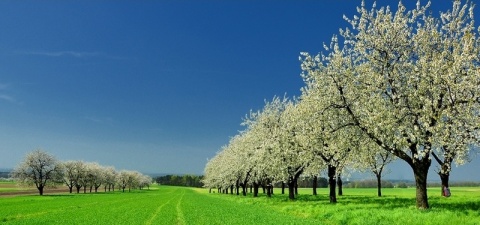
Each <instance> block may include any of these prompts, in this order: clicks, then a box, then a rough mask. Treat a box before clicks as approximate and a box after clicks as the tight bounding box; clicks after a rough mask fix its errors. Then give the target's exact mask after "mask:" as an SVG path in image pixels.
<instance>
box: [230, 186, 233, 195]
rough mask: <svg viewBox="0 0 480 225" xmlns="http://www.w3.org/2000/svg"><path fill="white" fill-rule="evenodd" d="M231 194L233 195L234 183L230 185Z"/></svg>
mask: <svg viewBox="0 0 480 225" xmlns="http://www.w3.org/2000/svg"><path fill="white" fill-rule="evenodd" d="M230 194H232V195H233V184H232V185H231V186H230Z"/></svg>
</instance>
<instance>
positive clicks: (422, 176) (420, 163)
mask: <svg viewBox="0 0 480 225" xmlns="http://www.w3.org/2000/svg"><path fill="white" fill-rule="evenodd" d="M430 164H431V160H430V158H424V159H421V160H416V161H414V162H413V163H412V164H411V166H412V169H413V174H414V176H415V183H416V185H415V186H416V202H417V203H416V206H417V208H418V209H428V208H429V204H428V197H427V176H428V168H430Z"/></svg>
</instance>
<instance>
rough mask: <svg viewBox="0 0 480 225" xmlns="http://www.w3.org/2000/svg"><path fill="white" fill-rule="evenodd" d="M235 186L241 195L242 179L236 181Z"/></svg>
mask: <svg viewBox="0 0 480 225" xmlns="http://www.w3.org/2000/svg"><path fill="white" fill-rule="evenodd" d="M235 188H236V191H237V195H240V190H239V189H240V179H237V182H236V183H235Z"/></svg>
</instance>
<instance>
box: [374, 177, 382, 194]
mask: <svg viewBox="0 0 480 225" xmlns="http://www.w3.org/2000/svg"><path fill="white" fill-rule="evenodd" d="M375 175H376V176H377V195H378V197H382V174H380V173H379V174H375Z"/></svg>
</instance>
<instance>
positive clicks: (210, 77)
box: [0, 0, 480, 180]
mask: <svg viewBox="0 0 480 225" xmlns="http://www.w3.org/2000/svg"><path fill="white" fill-rule="evenodd" d="M450 2H451V1H441V2H434V4H433V6H432V12H433V13H438V11H439V10H444V9H446V8H447V7H449V6H450V5H451V3H450ZM397 3H398V2H397V1H386V0H382V1H377V5H379V6H380V5H387V4H390V5H392V7H394V6H396V5H397ZM446 3H447V4H446ZM436 4H439V5H436ZM358 5H360V1H347V0H340V1H338V0H324V1H314V0H303V1H292V0H285V1H273V0H265V1H249V0H245V1H234V0H232V1H220V0H211V1H204V0H200V1H193V0H190V1H188V0H177V1H173V0H162V1H150V0H144V1H69V0H67V1H55V0H47V1H33V0H32V1H13V0H12V1H0V31H1V33H0V168H13V167H15V165H16V164H18V163H19V162H20V161H21V160H22V159H23V157H24V156H25V154H26V153H28V152H30V151H32V150H34V149H38V148H40V149H43V150H45V151H47V152H49V153H50V154H52V155H54V156H56V157H57V158H58V159H60V160H84V161H95V162H98V163H100V164H102V165H111V166H114V167H116V168H117V169H128V170H137V171H140V172H144V173H178V174H184V173H188V174H201V173H203V169H204V166H205V164H206V162H207V160H208V159H209V158H212V157H213V156H215V154H216V153H217V152H218V151H220V149H221V147H222V146H223V145H226V144H228V141H229V139H230V137H232V136H234V135H236V134H237V133H238V131H239V130H242V129H243V127H241V126H240V123H241V122H242V118H243V117H244V116H245V115H246V114H247V113H248V112H249V111H250V110H251V109H253V110H258V109H261V108H262V107H263V105H264V102H265V100H270V99H272V98H273V97H274V96H283V95H287V96H290V97H292V96H298V95H300V88H301V87H302V86H303V85H304V83H303V81H302V79H301V77H300V73H301V70H300V62H299V60H298V57H299V53H300V52H310V53H313V54H316V53H318V52H320V51H321V50H322V46H323V43H324V42H329V40H330V38H331V37H332V35H333V34H335V33H338V30H339V28H344V27H347V26H348V23H347V22H345V21H344V20H343V15H344V14H345V15H347V16H348V17H352V16H353V15H355V14H356V10H355V8H356V6H358ZM370 5H371V1H367V6H370ZM412 6H414V3H412V5H411V6H410V7H412ZM475 12H478V9H476V10H475ZM477 14H478V13H477ZM479 164H480V160H478V159H476V160H474V161H473V162H472V163H470V164H468V165H466V166H463V167H459V168H458V171H460V172H458V173H457V174H455V170H457V168H454V172H453V175H458V177H461V178H464V179H469V180H480V177H479V176H480V175H473V173H469V172H472V171H478V170H480V166H479ZM397 167H398V168H399V169H398V170H397V169H395V168H397ZM432 167H434V166H432ZM393 169H395V170H394V171H392V172H391V173H390V176H392V178H398V177H401V176H403V177H402V178H410V177H412V175H411V174H412V173H411V170H410V169H408V168H406V166H405V165H403V164H401V163H399V166H395V165H394V166H392V170H393ZM403 170H406V172H404V174H405V175H403V173H401V171H403ZM462 171H464V172H462ZM453 175H452V176H453ZM430 176H433V175H430ZM452 179H453V178H452Z"/></svg>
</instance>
